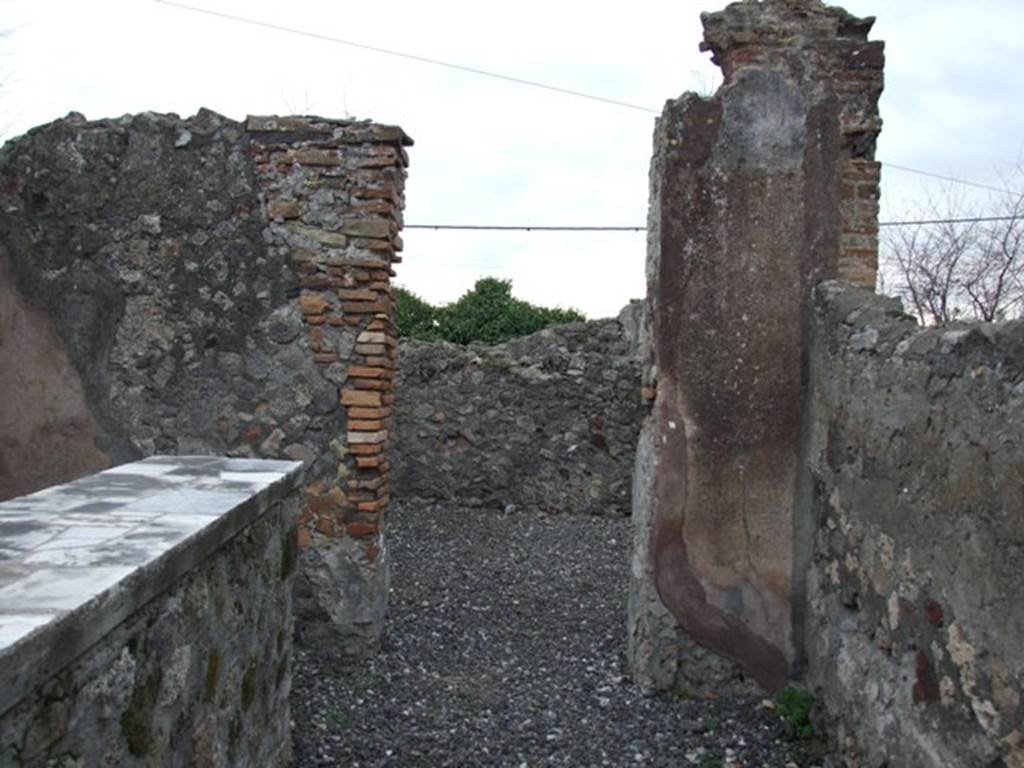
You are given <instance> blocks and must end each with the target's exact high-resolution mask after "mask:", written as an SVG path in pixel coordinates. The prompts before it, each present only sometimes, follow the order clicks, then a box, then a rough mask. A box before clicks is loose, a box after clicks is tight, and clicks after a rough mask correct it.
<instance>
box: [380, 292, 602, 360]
mask: <svg viewBox="0 0 1024 768" xmlns="http://www.w3.org/2000/svg"><path fill="white" fill-rule="evenodd" d="M394 295H395V300H396V302H397V305H398V309H397V313H398V333H399V335H400V336H402V337H404V338H408V339H418V340H422V341H436V340H438V339H440V340H444V341H450V342H453V343H455V344H469V343H471V342H474V341H480V342H483V343H485V344H498V343H500V342H503V341H508V340H509V339H512V338H515V337H516V336H525V335H527V334H530V333H534V332H535V331H539V330H541V329H542V328H546V327H547V326H549V325H556V324H558V323H571V322H577V321H582V320H584V319H585V318H584V317H583V315H582V314H580V313H579V312H577V311H576V310H574V309H553V308H549V307H538V306H536V305H534V304H530V303H529V302H526V301H523V300H522V299H517V298H515V297H514V296H512V283H511V281H509V280H499V279H498V278H495V277H484V278H481V279H479V280H477V281H476V285H474V286H473V288H472V290H469V291H467V292H466V293H464V294H463V295H462V296H461V297H460V298H459V300H458V301H455V302H453V303H451V304H446V305H445V306H443V307H434V306H431V305H430V304H429V303H427V302H426V301H424V300H423V299H421V298H420V297H418V296H416V295H415V294H413V293H411V292H409V291H407V290H405V289H403V288H398V289H396V290H395V292H394Z"/></svg>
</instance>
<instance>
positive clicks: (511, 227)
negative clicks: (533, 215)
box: [403, 216, 1021, 232]
mask: <svg viewBox="0 0 1024 768" xmlns="http://www.w3.org/2000/svg"><path fill="white" fill-rule="evenodd" d="M1020 220H1021V219H1020V217H1017V216H975V217H970V218H963V219H911V220H907V221H880V222H878V226H880V227H920V226H931V225H935V224H978V223H989V222H999V221H1020ZM403 228H404V229H431V230H438V231H441V230H449V231H451V230H456V231H470V232H473V231H486V232H644V231H646V230H647V227H628V226H623V227H616V226H587V225H579V226H577V225H543V226H536V225H532V224H406V225H405V226H404V227H403Z"/></svg>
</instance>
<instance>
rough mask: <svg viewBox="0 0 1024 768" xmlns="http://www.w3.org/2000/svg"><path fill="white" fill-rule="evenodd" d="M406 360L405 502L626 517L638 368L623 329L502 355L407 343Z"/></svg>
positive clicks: (402, 411)
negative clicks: (418, 500)
mask: <svg viewBox="0 0 1024 768" xmlns="http://www.w3.org/2000/svg"><path fill="white" fill-rule="evenodd" d="M629 319H631V318H627V323H628V321H629ZM633 325H635V322H634V323H633ZM399 349H400V352H399V368H398V377H397V380H396V391H397V399H398V406H397V411H396V414H395V428H396V438H395V449H394V464H395V467H394V493H395V494H396V495H400V496H402V497H406V498H408V497H420V498H426V499H430V500H432V501H442V502H449V503H451V504H453V505H459V506H485V507H492V508H494V509H497V510H505V509H514V508H520V509H539V510H544V511H546V512H552V513H582V514H596V515H626V514H629V488H630V475H631V473H632V467H633V456H634V453H635V451H636V435H637V432H638V431H639V428H640V418H641V415H642V414H641V405H640V394H639V393H640V368H639V362H638V361H637V359H636V357H635V355H634V349H635V348H634V347H633V346H632V345H631V344H630V339H629V338H628V337H627V335H626V334H624V332H623V326H622V323H621V322H620V321H619V320H614V319H611V320H596V321H592V322H589V323H576V324H572V325H563V326H557V327H553V328H548V329H545V330H543V331H540V332H538V333H535V334H532V335H531V336H527V337H524V338H521V339H514V340H512V341H509V342H507V343H505V344H498V345H495V346H484V345H479V344H474V345H471V346H468V347H462V346H456V345H453V344H447V343H423V342H408V341H403V342H402V343H401V344H400V348H399Z"/></svg>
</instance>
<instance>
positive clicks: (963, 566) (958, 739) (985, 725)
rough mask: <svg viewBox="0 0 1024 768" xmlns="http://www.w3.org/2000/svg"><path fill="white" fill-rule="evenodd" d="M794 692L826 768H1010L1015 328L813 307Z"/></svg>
mask: <svg viewBox="0 0 1024 768" xmlns="http://www.w3.org/2000/svg"><path fill="white" fill-rule="evenodd" d="M816 298H817V302H816V314H815V338H814V341H813V346H812V385H813V392H812V401H811V418H812V423H813V433H812V435H811V445H810V466H811V470H812V475H813V483H814V488H815V492H814V498H815V509H814V514H815V521H814V524H815V526H816V542H815V549H814V560H813V565H812V567H811V569H810V573H809V585H808V597H809V609H808V633H807V636H808V642H807V650H808V653H809V663H810V668H809V681H810V683H811V684H812V685H813V687H814V689H815V693H816V696H817V697H818V698H819V699H820V700H821V701H822V703H823V704H824V708H825V710H826V712H827V716H828V720H829V723H828V726H829V730H830V731H832V732H833V733H835V734H836V737H837V747H838V749H839V750H840V752H841V754H842V757H843V765H847V766H876V765H884V764H887V765H893V766H900V767H901V768H914V767H915V766H921V767H922V768H923V767H924V766H938V765H948V766H953V765H963V766H967V765H971V766H990V765H1004V766H1012V767H1013V768H1020V767H1021V766H1024V728H1022V725H1021V724H1022V723H1024V645H1022V643H1021V638H1022V637H1024V602H1022V601H1021V599H1020V596H1021V594H1022V589H1024V510H1022V506H1021V500H1022V498H1024V452H1022V450H1021V446H1022V445H1024V323H1021V322H1013V323H1005V324H999V325H981V324H978V325H970V326H962V327H939V328H927V329H921V328H918V327H917V325H916V324H915V323H914V321H913V320H911V319H910V318H908V317H907V316H905V315H903V314H902V312H901V310H900V306H899V302H898V301H897V300H895V299H888V298H883V297H877V296H874V295H872V294H869V293H866V292H864V291H861V290H857V289H853V288H850V287H846V286H843V285H842V284H838V283H825V284H823V285H822V286H821V287H820V288H819V289H818V291H817V297H816Z"/></svg>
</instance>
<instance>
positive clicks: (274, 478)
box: [0, 456, 302, 710]
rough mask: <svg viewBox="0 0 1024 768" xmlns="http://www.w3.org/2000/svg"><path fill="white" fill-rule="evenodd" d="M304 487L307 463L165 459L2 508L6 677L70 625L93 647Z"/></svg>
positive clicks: (0, 579) (0, 587)
mask: <svg viewBox="0 0 1024 768" xmlns="http://www.w3.org/2000/svg"><path fill="white" fill-rule="evenodd" d="M301 478H302V464H301V462H293V461H269V460H253V459H227V458H220V457H211V456H157V457H153V458H149V459H145V460H143V461H138V462H134V463H132V464H123V465H121V466H118V467H114V468H112V469H108V470H106V471H104V472H99V473H97V474H94V475H89V476H88V477H84V478H81V479H79V480H75V481H73V482H70V483H65V484H64V485H59V486H54V487H52V488H47V489H45V490H42V491H39V492H37V493H33V494H31V495H29V496H21V497H18V498H15V499H10V500H9V501H5V502H0V668H3V667H4V666H5V665H8V664H10V663H13V662H14V661H15V660H16V657H17V656H20V655H23V653H22V652H20V651H19V648H21V646H24V645H25V644H28V643H33V642H46V641H47V640H46V636H47V635H48V634H52V635H56V632H55V630H54V628H55V626H56V625H58V624H60V623H61V622H63V621H66V620H68V619H71V618H73V620H74V624H75V631H74V632H73V633H71V634H70V635H69V633H68V632H66V631H64V632H62V633H61V634H60V636H61V637H62V638H66V637H69V636H73V637H74V638H75V642H74V644H75V645H81V646H83V648H85V647H88V645H89V644H90V642H93V641H95V640H96V639H97V637H98V636H101V635H98V634H97V633H102V632H103V631H109V629H110V628H111V627H112V626H116V623H117V622H119V621H122V620H123V619H124V617H125V616H127V615H129V614H130V613H131V612H132V611H133V610H136V609H137V608H139V607H141V605H142V604H144V603H145V601H147V600H149V599H151V598H152V597H153V596H154V595H156V594H158V593H159V592H160V591H161V590H162V589H164V588H165V587H167V586H169V584H168V583H167V580H168V579H169V578H173V577H179V576H180V575H181V574H183V573H185V572H187V571H188V570H189V569H190V568H191V567H194V566H195V565H197V564H198V563H199V562H201V561H202V559H203V558H204V557H206V556H207V555H208V554H209V553H211V552H212V551H214V550H215V549H216V548H217V547H218V546H220V545H221V544H222V543H223V542H224V541H226V540H227V539H228V538H230V537H231V536H233V535H235V534H236V533H237V532H238V531H239V530H241V529H242V528H244V527H245V526H246V525H248V524H249V523H250V522H252V520H254V519H256V518H257V517H258V516H259V515H261V514H262V513H263V512H265V511H266V510H267V508H268V507H269V506H270V505H271V504H272V503H273V502H275V501H278V500H280V499H281V498H283V497H284V496H286V495H287V494H289V493H291V492H292V491H293V490H294V489H295V488H296V487H297V485H298V483H299V482H300V481H301ZM89 614H95V615H94V616H93V617H92V618H91V619H90V618H89ZM65 629H67V628H65ZM68 650H69V651H73V649H68ZM0 677H6V676H5V675H0ZM7 682H9V681H7V680H5V679H0V684H2V683H7ZM11 693H12V692H11V691H3V693H2V694H0V699H4V700H7V702H6V703H9V702H10V694H11ZM4 703H5V702H4V701H0V710H2V709H3V708H4V707H3V704H4Z"/></svg>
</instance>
